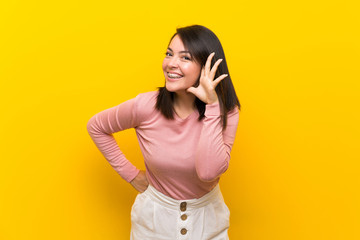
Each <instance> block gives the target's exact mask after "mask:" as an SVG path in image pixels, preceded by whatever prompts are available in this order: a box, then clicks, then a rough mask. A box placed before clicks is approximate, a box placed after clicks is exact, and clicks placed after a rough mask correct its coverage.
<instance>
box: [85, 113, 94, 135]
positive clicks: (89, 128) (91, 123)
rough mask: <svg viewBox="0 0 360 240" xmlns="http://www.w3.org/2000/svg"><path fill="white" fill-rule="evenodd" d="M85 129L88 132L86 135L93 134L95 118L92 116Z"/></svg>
mask: <svg viewBox="0 0 360 240" xmlns="http://www.w3.org/2000/svg"><path fill="white" fill-rule="evenodd" d="M86 129H87V131H88V133H89V134H90V135H91V134H92V133H94V131H95V130H96V127H95V116H92V117H91V118H90V119H89V121H88V122H87V124H86Z"/></svg>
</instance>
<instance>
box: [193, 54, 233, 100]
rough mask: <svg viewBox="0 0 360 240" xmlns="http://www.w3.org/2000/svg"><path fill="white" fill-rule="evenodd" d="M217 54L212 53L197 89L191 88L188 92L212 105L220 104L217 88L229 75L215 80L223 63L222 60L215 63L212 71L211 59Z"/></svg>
mask: <svg viewBox="0 0 360 240" xmlns="http://www.w3.org/2000/svg"><path fill="white" fill-rule="evenodd" d="M214 55H215V52H213V53H211V54H210V55H209V57H208V59H207V61H206V64H205V66H204V67H203V68H202V69H201V75H200V83H199V86H197V87H189V88H188V89H187V90H186V91H187V92H190V93H192V94H194V95H195V96H196V97H197V98H199V99H200V100H201V101H203V102H204V103H205V104H212V103H216V102H218V101H219V100H218V97H217V94H216V91H215V88H216V86H217V85H218V84H219V83H220V81H221V80H223V79H224V78H226V77H227V76H228V75H227V74H223V75H221V76H219V77H218V78H217V79H215V80H214V76H215V73H216V70H217V68H218V66H219V64H220V63H221V61H222V59H219V60H217V61H216V62H215V64H214V66H213V68H212V69H210V65H211V59H212V58H213V57H214Z"/></svg>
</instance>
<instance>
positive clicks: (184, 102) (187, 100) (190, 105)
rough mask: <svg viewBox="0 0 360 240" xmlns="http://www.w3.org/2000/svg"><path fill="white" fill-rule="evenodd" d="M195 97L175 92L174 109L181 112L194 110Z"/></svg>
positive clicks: (186, 93)
mask: <svg viewBox="0 0 360 240" xmlns="http://www.w3.org/2000/svg"><path fill="white" fill-rule="evenodd" d="M194 103H195V95H194V94H192V93H188V92H185V91H184V92H175V98H174V107H176V108H178V109H182V110H189V111H191V110H194V109H195V104H194Z"/></svg>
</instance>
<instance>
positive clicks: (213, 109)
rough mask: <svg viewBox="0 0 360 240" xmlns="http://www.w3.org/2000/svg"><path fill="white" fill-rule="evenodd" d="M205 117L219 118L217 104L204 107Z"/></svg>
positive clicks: (218, 105)
mask: <svg viewBox="0 0 360 240" xmlns="http://www.w3.org/2000/svg"><path fill="white" fill-rule="evenodd" d="M205 116H220V104H219V102H216V103H212V104H206V105H205Z"/></svg>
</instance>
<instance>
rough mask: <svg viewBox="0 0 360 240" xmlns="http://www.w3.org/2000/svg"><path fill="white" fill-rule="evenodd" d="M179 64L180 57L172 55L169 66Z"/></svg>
mask: <svg viewBox="0 0 360 240" xmlns="http://www.w3.org/2000/svg"><path fill="white" fill-rule="evenodd" d="M178 65H179V62H178V59H177V58H176V57H172V58H171V59H170V61H169V67H172V68H174V67H177V66H178Z"/></svg>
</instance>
